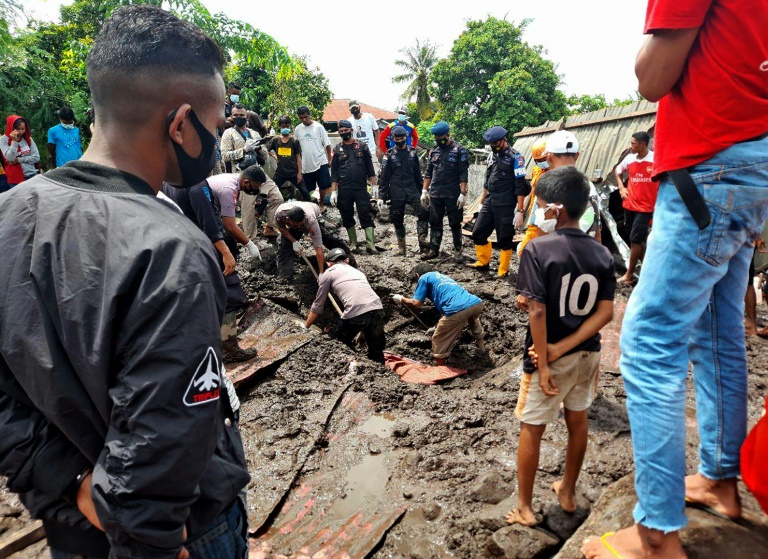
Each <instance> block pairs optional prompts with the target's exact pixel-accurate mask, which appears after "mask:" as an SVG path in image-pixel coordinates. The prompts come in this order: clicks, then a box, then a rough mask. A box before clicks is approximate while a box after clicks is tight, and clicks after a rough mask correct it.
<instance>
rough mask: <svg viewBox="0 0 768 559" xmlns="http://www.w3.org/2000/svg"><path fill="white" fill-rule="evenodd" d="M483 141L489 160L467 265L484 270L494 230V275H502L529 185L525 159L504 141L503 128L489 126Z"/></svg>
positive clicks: (523, 209)
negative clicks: (496, 250) (496, 258)
mask: <svg viewBox="0 0 768 559" xmlns="http://www.w3.org/2000/svg"><path fill="white" fill-rule="evenodd" d="M483 140H485V142H486V143H487V144H490V146H491V150H492V151H493V160H492V161H491V164H490V165H489V166H488V169H486V171H485V184H484V185H483V194H482V197H481V198H480V203H481V204H482V205H481V207H480V213H479V214H478V216H477V221H476V222H475V227H474V228H473V229H472V242H474V243H475V252H476V253H477V262H475V263H474V264H470V266H471V267H473V268H474V269H475V270H480V271H486V270H488V268H489V263H490V261H491V242H490V241H489V240H488V237H489V236H490V235H491V233H492V232H493V230H494V229H495V230H496V240H497V241H498V244H499V250H500V251H501V252H500V254H499V270H498V273H497V274H496V275H497V277H499V278H503V277H506V275H507V273H508V270H509V262H510V261H511V260H512V240H513V238H514V236H515V230H516V229H519V228H520V227H522V226H523V216H524V215H525V197H526V196H527V195H528V194H530V192H531V185H530V184H529V183H528V181H527V180H526V178H525V158H523V156H522V154H520V153H519V152H517V151H516V150H515V149H514V148H513V147H512V146H510V145H509V142H508V141H507V131H506V129H504V128H503V127H501V126H494V127H492V128H489V129H488V130H486V131H485V134H483Z"/></svg>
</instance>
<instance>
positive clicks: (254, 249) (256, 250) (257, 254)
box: [245, 241, 261, 260]
mask: <svg viewBox="0 0 768 559" xmlns="http://www.w3.org/2000/svg"><path fill="white" fill-rule="evenodd" d="M245 248H247V249H248V252H250V253H251V256H253V257H254V258H258V259H259V260H261V253H260V252H259V247H257V246H256V243H254V242H253V241H248V244H247V245H245Z"/></svg>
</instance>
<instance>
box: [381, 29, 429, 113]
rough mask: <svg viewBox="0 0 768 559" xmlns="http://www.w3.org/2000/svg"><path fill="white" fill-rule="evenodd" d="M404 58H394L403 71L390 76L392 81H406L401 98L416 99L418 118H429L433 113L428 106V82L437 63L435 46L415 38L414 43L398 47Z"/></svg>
mask: <svg viewBox="0 0 768 559" xmlns="http://www.w3.org/2000/svg"><path fill="white" fill-rule="evenodd" d="M400 52H401V53H402V54H404V55H405V59H398V60H395V64H397V65H398V66H399V67H400V68H402V69H403V73H402V74H400V75H398V76H395V77H394V78H392V82H393V83H407V84H408V85H407V86H406V88H405V91H404V92H403V95H402V98H403V99H404V100H406V101H410V100H412V99H413V98H415V99H416V106H417V108H418V110H419V116H420V118H429V117H430V116H432V114H433V112H434V111H433V110H432V108H431V106H430V98H429V84H430V75H431V73H432V69H433V68H434V67H435V64H437V61H438V57H437V47H436V46H435V45H433V44H431V43H430V42H429V41H425V42H424V43H421V42H419V40H418V39H416V45H415V46H412V47H405V48H402V49H400Z"/></svg>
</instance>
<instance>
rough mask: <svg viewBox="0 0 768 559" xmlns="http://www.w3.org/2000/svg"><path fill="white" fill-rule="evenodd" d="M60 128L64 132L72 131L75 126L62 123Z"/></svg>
mask: <svg viewBox="0 0 768 559" xmlns="http://www.w3.org/2000/svg"><path fill="white" fill-rule="evenodd" d="M61 127H62V128H64V129H65V130H72V129H73V128H74V127H75V125H74V124H64V123H63V122H62V123H61Z"/></svg>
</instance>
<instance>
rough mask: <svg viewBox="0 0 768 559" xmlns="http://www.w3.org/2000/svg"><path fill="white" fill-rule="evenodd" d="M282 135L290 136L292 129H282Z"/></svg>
mask: <svg viewBox="0 0 768 559" xmlns="http://www.w3.org/2000/svg"><path fill="white" fill-rule="evenodd" d="M280 133H281V134H282V135H283V136H287V135H288V134H290V133H291V129H290V128H281V129H280Z"/></svg>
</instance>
